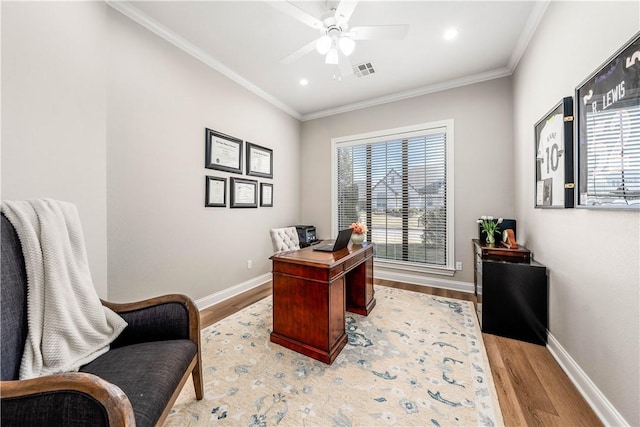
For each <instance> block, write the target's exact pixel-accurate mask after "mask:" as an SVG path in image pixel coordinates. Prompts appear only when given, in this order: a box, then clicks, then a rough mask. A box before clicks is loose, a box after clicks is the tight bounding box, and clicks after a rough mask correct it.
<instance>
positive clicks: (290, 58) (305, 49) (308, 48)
mask: <svg viewBox="0 0 640 427" xmlns="http://www.w3.org/2000/svg"><path fill="white" fill-rule="evenodd" d="M315 48H316V40H313V41H311V42H309V43H307V44H306V45H304V46H302V47H301V48H300V49H298V50H296V51H295V52H293V53H292V54H290V55H287V56H285V57H284V58H282V59H281V60H280V62H282V63H283V64H291V63H292V62H295V61H297V60H298V59H300V58H302V57H303V56H305V55H306V54H308V53H310V52H312V51H313V50H315Z"/></svg>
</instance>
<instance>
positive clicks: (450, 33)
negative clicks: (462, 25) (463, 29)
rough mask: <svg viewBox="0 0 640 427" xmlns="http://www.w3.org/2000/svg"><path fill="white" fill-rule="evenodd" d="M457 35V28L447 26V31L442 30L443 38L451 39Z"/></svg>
mask: <svg viewBox="0 0 640 427" xmlns="http://www.w3.org/2000/svg"><path fill="white" fill-rule="evenodd" d="M457 36H458V30H456V29H455V28H449V29H448V30H447V31H445V32H444V36H443V37H444V39H445V40H453V39H455V38H456V37H457Z"/></svg>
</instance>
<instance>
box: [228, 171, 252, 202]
mask: <svg viewBox="0 0 640 427" xmlns="http://www.w3.org/2000/svg"><path fill="white" fill-rule="evenodd" d="M230 207H232V208H257V207H258V181H254V180H252V179H244V178H235V177H231V205H230Z"/></svg>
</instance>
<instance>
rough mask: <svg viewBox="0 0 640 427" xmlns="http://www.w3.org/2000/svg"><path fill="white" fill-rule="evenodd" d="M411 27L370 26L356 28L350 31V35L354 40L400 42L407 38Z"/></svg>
mask: <svg viewBox="0 0 640 427" xmlns="http://www.w3.org/2000/svg"><path fill="white" fill-rule="evenodd" d="M408 32H409V25H407V24H400V25H370V26H366V27H354V28H351V29H350V30H349V33H348V34H349V35H350V36H351V38H352V39H354V40H399V39H403V38H405V37H406V36H407V33H408Z"/></svg>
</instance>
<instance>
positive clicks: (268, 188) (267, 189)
mask: <svg viewBox="0 0 640 427" xmlns="http://www.w3.org/2000/svg"><path fill="white" fill-rule="evenodd" d="M260 206H262V207H265V208H272V207H273V184H268V183H266V182H261V183H260Z"/></svg>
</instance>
